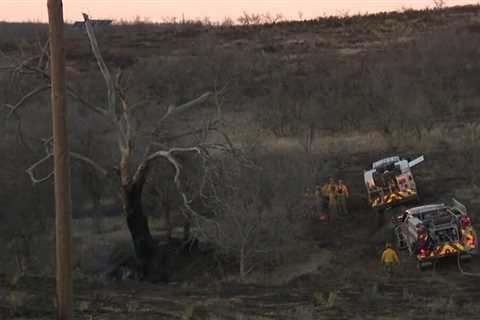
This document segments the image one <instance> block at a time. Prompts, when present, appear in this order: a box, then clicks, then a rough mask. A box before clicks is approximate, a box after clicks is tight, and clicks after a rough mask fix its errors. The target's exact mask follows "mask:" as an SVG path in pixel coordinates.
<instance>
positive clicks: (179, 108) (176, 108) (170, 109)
mask: <svg viewBox="0 0 480 320" xmlns="http://www.w3.org/2000/svg"><path fill="white" fill-rule="evenodd" d="M211 95H212V93H211V92H210V91H208V92H205V93H204V94H202V95H201V96H200V97H198V98H196V99H193V100H191V101H189V102H187V103H184V104H182V105H179V106H174V105H170V106H169V107H168V109H167V112H166V113H165V114H164V115H163V117H162V118H161V119H160V120H159V123H162V122H163V121H165V120H166V119H167V118H169V117H170V116H173V115H175V114H178V113H182V112H183V111H185V110H187V109H190V108H192V107H194V106H196V105H198V104H201V103H203V102H205V101H206V100H207V99H208V98H209V97H210V96H211Z"/></svg>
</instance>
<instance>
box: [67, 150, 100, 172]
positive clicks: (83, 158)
mask: <svg viewBox="0 0 480 320" xmlns="http://www.w3.org/2000/svg"><path fill="white" fill-rule="evenodd" d="M70 155H71V156H72V158H73V159H77V160H80V161H83V162H85V163H87V164H89V165H90V166H92V167H93V168H94V169H95V170H96V171H98V172H99V173H100V174H101V175H103V176H106V175H107V174H108V171H107V170H106V169H104V168H103V167H102V166H101V165H99V164H98V163H97V162H95V161H93V160H92V159H90V158H89V157H86V156H84V155H81V154H79V153H76V152H70Z"/></svg>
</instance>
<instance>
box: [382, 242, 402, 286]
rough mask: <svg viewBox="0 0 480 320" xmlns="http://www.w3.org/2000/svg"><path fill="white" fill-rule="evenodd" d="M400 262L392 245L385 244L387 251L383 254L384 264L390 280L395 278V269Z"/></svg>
mask: <svg viewBox="0 0 480 320" xmlns="http://www.w3.org/2000/svg"><path fill="white" fill-rule="evenodd" d="M399 262H400V258H399V257H398V254H397V253H396V252H395V250H393V248H392V244H391V243H388V242H387V243H386V244H385V250H384V251H383V253H382V264H383V266H384V268H385V272H386V273H387V274H388V276H389V278H391V277H393V271H394V270H393V268H394V266H395V265H396V264H398V263H399Z"/></svg>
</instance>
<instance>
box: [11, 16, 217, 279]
mask: <svg viewBox="0 0 480 320" xmlns="http://www.w3.org/2000/svg"><path fill="white" fill-rule="evenodd" d="M84 19H85V25H86V31H87V35H88V37H89V40H90V45H91V49H92V51H93V54H94V56H95V58H96V61H97V64H98V67H99V69H100V71H101V74H102V76H103V79H104V81H105V84H106V87H107V99H106V100H107V105H106V106H105V107H102V106H97V105H96V104H92V103H89V102H87V101H86V100H85V99H82V98H81V97H80V96H79V95H78V94H77V93H76V92H74V90H73V89H72V88H68V91H69V94H70V96H72V97H74V98H75V99H77V101H79V102H80V104H81V105H82V106H83V107H86V108H87V109H88V110H90V111H92V112H94V113H95V114H96V115H97V116H99V118H100V119H101V120H102V122H103V124H104V125H106V126H107V127H109V128H112V130H113V132H114V136H115V139H116V146H117V148H118V151H119V152H118V158H117V161H118V163H117V166H113V167H112V168H107V167H105V166H104V165H102V164H101V163H100V161H97V160H95V159H92V158H90V157H87V156H85V155H82V154H80V153H76V152H71V156H72V158H73V159H74V160H77V161H80V162H82V163H84V164H87V165H89V166H91V167H92V168H93V169H94V170H95V171H96V172H97V173H98V174H99V175H101V176H103V177H113V178H115V177H118V181H119V185H120V194H121V201H122V207H123V211H124V213H125V216H126V221H127V226H128V229H129V231H130V234H131V237H132V240H133V245H134V248H135V253H136V257H137V259H138V261H139V266H140V269H141V270H140V272H141V274H143V275H148V274H149V273H150V272H151V271H152V268H154V267H155V257H156V251H157V246H156V243H155V241H154V239H153V237H152V234H151V232H150V228H149V224H148V219H147V216H146V215H145V213H144V210H143V203H142V194H143V190H144V185H145V183H146V181H147V177H148V175H149V173H150V171H151V168H152V166H153V164H154V163H155V162H156V161H158V160H161V159H163V160H165V161H167V162H168V163H169V164H170V165H171V166H172V167H173V168H174V172H175V174H174V177H173V181H174V183H175V186H176V187H177V190H178V191H179V192H180V194H181V198H182V200H183V201H184V202H185V204H186V205H188V202H189V199H188V197H187V195H186V194H185V193H184V192H183V190H182V186H181V183H180V175H181V172H182V165H181V163H180V161H179V160H178V158H177V155H179V154H182V153H192V154H198V155H200V156H201V155H202V154H203V151H202V150H203V148H204V147H205V145H204V144H203V143H202V142H203V141H205V138H206V133H207V132H209V131H210V129H211V128H212V127H213V123H214V121H212V122H208V123H207V124H206V125H205V127H204V128H200V129H199V128H195V129H194V130H192V129H190V130H188V131H187V132H183V133H181V134H176V135H174V134H172V135H167V136H165V135H162V136H161V141H159V139H160V138H159V134H158V133H159V132H162V133H163V132H164V131H165V130H164V128H166V125H167V123H168V121H171V120H172V119H173V118H174V117H175V116H177V115H179V114H181V113H185V112H188V111H190V110H191V109H192V108H194V107H195V106H198V105H200V104H202V103H205V102H206V101H207V100H208V99H209V98H210V97H212V96H215V97H217V96H218V95H219V94H221V92H223V90H216V89H215V90H213V92H212V91H208V92H205V93H203V94H202V95H200V96H199V97H198V98H195V99H193V100H190V101H188V102H186V103H184V104H181V105H170V106H168V107H167V108H166V111H165V113H164V114H163V116H161V117H160V118H159V119H158V120H156V121H155V122H156V126H155V128H153V129H152V130H151V132H149V133H144V132H140V129H143V128H139V126H138V121H137V122H136V120H138V119H136V118H135V115H136V113H135V111H137V109H139V108H141V107H145V106H150V105H152V104H153V103H152V102H151V101H148V100H147V101H140V102H137V103H130V101H129V95H128V87H127V85H126V83H125V82H126V80H124V77H123V76H124V75H123V73H122V72H121V71H119V72H118V73H116V74H112V73H111V72H110V69H109V68H108V66H107V65H106V63H105V61H104V59H103V57H102V54H101V51H100V47H99V45H98V42H97V39H96V37H95V33H94V30H93V28H92V26H91V24H90V22H89V17H88V16H87V15H86V14H84ZM23 67H24V68H30V69H32V67H31V66H30V65H29V64H26V65H24V66H23ZM33 69H34V70H33V71H34V72H38V73H40V74H42V75H45V77H46V78H48V75H46V73H45V71H44V70H43V69H39V68H36V67H35V68H33ZM44 87H46V86H42V87H40V88H38V89H35V90H33V91H32V92H31V93H29V94H28V95H27V96H25V97H24V98H22V99H21V100H20V101H19V102H18V103H17V104H16V105H13V106H12V105H9V106H7V107H8V108H9V109H10V114H15V113H16V112H17V111H18V110H19V108H21V107H23V106H24V105H25V104H26V102H27V101H28V99H29V98H30V97H31V96H33V95H35V94H38V93H40V92H42V91H43V90H44ZM214 100H215V101H218V100H217V99H214ZM193 134H200V135H201V136H202V138H203V139H202V141H201V142H198V143H196V144H195V145H191V146H188V147H175V146H173V147H168V145H169V144H168V143H166V142H165V141H168V139H171V138H172V136H177V137H178V136H181V137H185V136H188V135H193ZM139 136H141V137H142V139H139ZM145 136H146V138H144V137H145ZM141 142H144V143H145V145H143V144H141ZM51 143H52V140H51V139H45V140H44V147H45V156H44V157H43V158H42V159H40V160H38V161H37V162H35V163H34V164H33V165H32V166H30V167H29V168H28V169H27V173H28V175H29V176H30V178H31V181H32V182H33V183H34V184H37V183H41V182H44V181H47V180H49V179H50V178H51V177H52V173H49V174H46V175H43V176H40V177H39V176H37V174H36V170H37V168H39V167H40V166H41V165H42V164H43V163H45V162H46V161H49V160H50V159H51V157H52V148H51V145H52V144H51ZM142 149H143V150H142Z"/></svg>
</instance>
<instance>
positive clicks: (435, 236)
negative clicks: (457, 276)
mask: <svg viewBox="0 0 480 320" xmlns="http://www.w3.org/2000/svg"><path fill="white" fill-rule="evenodd" d="M392 223H393V227H394V237H395V239H396V245H397V248H398V249H399V250H402V249H407V250H408V252H409V253H410V255H412V256H415V257H416V259H417V266H418V268H419V269H423V268H425V267H428V266H431V265H432V262H433V261H435V260H436V259H438V258H442V257H447V256H452V255H459V258H461V259H466V258H470V257H471V256H472V254H475V253H477V246H478V242H477V235H476V232H475V230H474V228H473V225H472V220H471V218H470V217H469V216H468V214H467V209H466V207H465V206H464V205H463V204H461V203H460V202H458V201H457V200H455V199H453V200H452V204H451V205H445V204H431V205H424V206H420V207H415V208H410V209H407V210H405V211H404V212H403V213H402V214H401V215H398V216H396V217H393V218H392Z"/></svg>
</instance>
